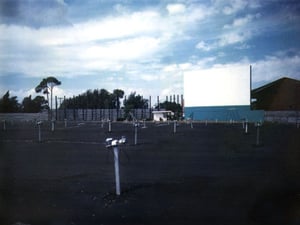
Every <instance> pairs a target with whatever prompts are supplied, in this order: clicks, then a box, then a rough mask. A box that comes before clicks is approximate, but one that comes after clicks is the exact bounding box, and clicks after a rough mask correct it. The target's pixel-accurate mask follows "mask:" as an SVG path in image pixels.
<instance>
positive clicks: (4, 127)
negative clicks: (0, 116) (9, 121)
mask: <svg viewBox="0 0 300 225" xmlns="http://www.w3.org/2000/svg"><path fill="white" fill-rule="evenodd" d="M3 130H6V120H3Z"/></svg>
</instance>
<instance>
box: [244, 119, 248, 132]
mask: <svg viewBox="0 0 300 225" xmlns="http://www.w3.org/2000/svg"><path fill="white" fill-rule="evenodd" d="M245 134H248V121H247V120H246V122H245Z"/></svg>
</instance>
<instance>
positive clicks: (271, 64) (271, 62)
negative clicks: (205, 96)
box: [253, 52, 300, 82]
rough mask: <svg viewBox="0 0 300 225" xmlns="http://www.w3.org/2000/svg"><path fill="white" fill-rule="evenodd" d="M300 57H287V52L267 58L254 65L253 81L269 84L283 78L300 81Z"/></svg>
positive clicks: (297, 55)
mask: <svg viewBox="0 0 300 225" xmlns="http://www.w3.org/2000/svg"><path fill="white" fill-rule="evenodd" d="M299 71H300V55H299V54H296V55H294V56H288V55H286V52H285V53H283V52H280V54H278V53H277V54H274V55H272V56H267V57H265V58H264V59H263V60H259V61H256V62H254V63H253V81H254V82H267V81H273V80H276V79H279V78H281V77H290V78H294V79H300V72H299Z"/></svg>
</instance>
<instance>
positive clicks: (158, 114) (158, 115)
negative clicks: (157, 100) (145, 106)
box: [152, 110, 174, 121]
mask: <svg viewBox="0 0 300 225" xmlns="http://www.w3.org/2000/svg"><path fill="white" fill-rule="evenodd" d="M152 114H153V121H167V120H168V117H169V116H173V115H174V113H173V112H172V111H170V110H161V111H152Z"/></svg>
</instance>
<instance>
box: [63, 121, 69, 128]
mask: <svg viewBox="0 0 300 225" xmlns="http://www.w3.org/2000/svg"><path fill="white" fill-rule="evenodd" d="M64 121H65V128H67V125H68V124H67V119H64Z"/></svg>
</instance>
